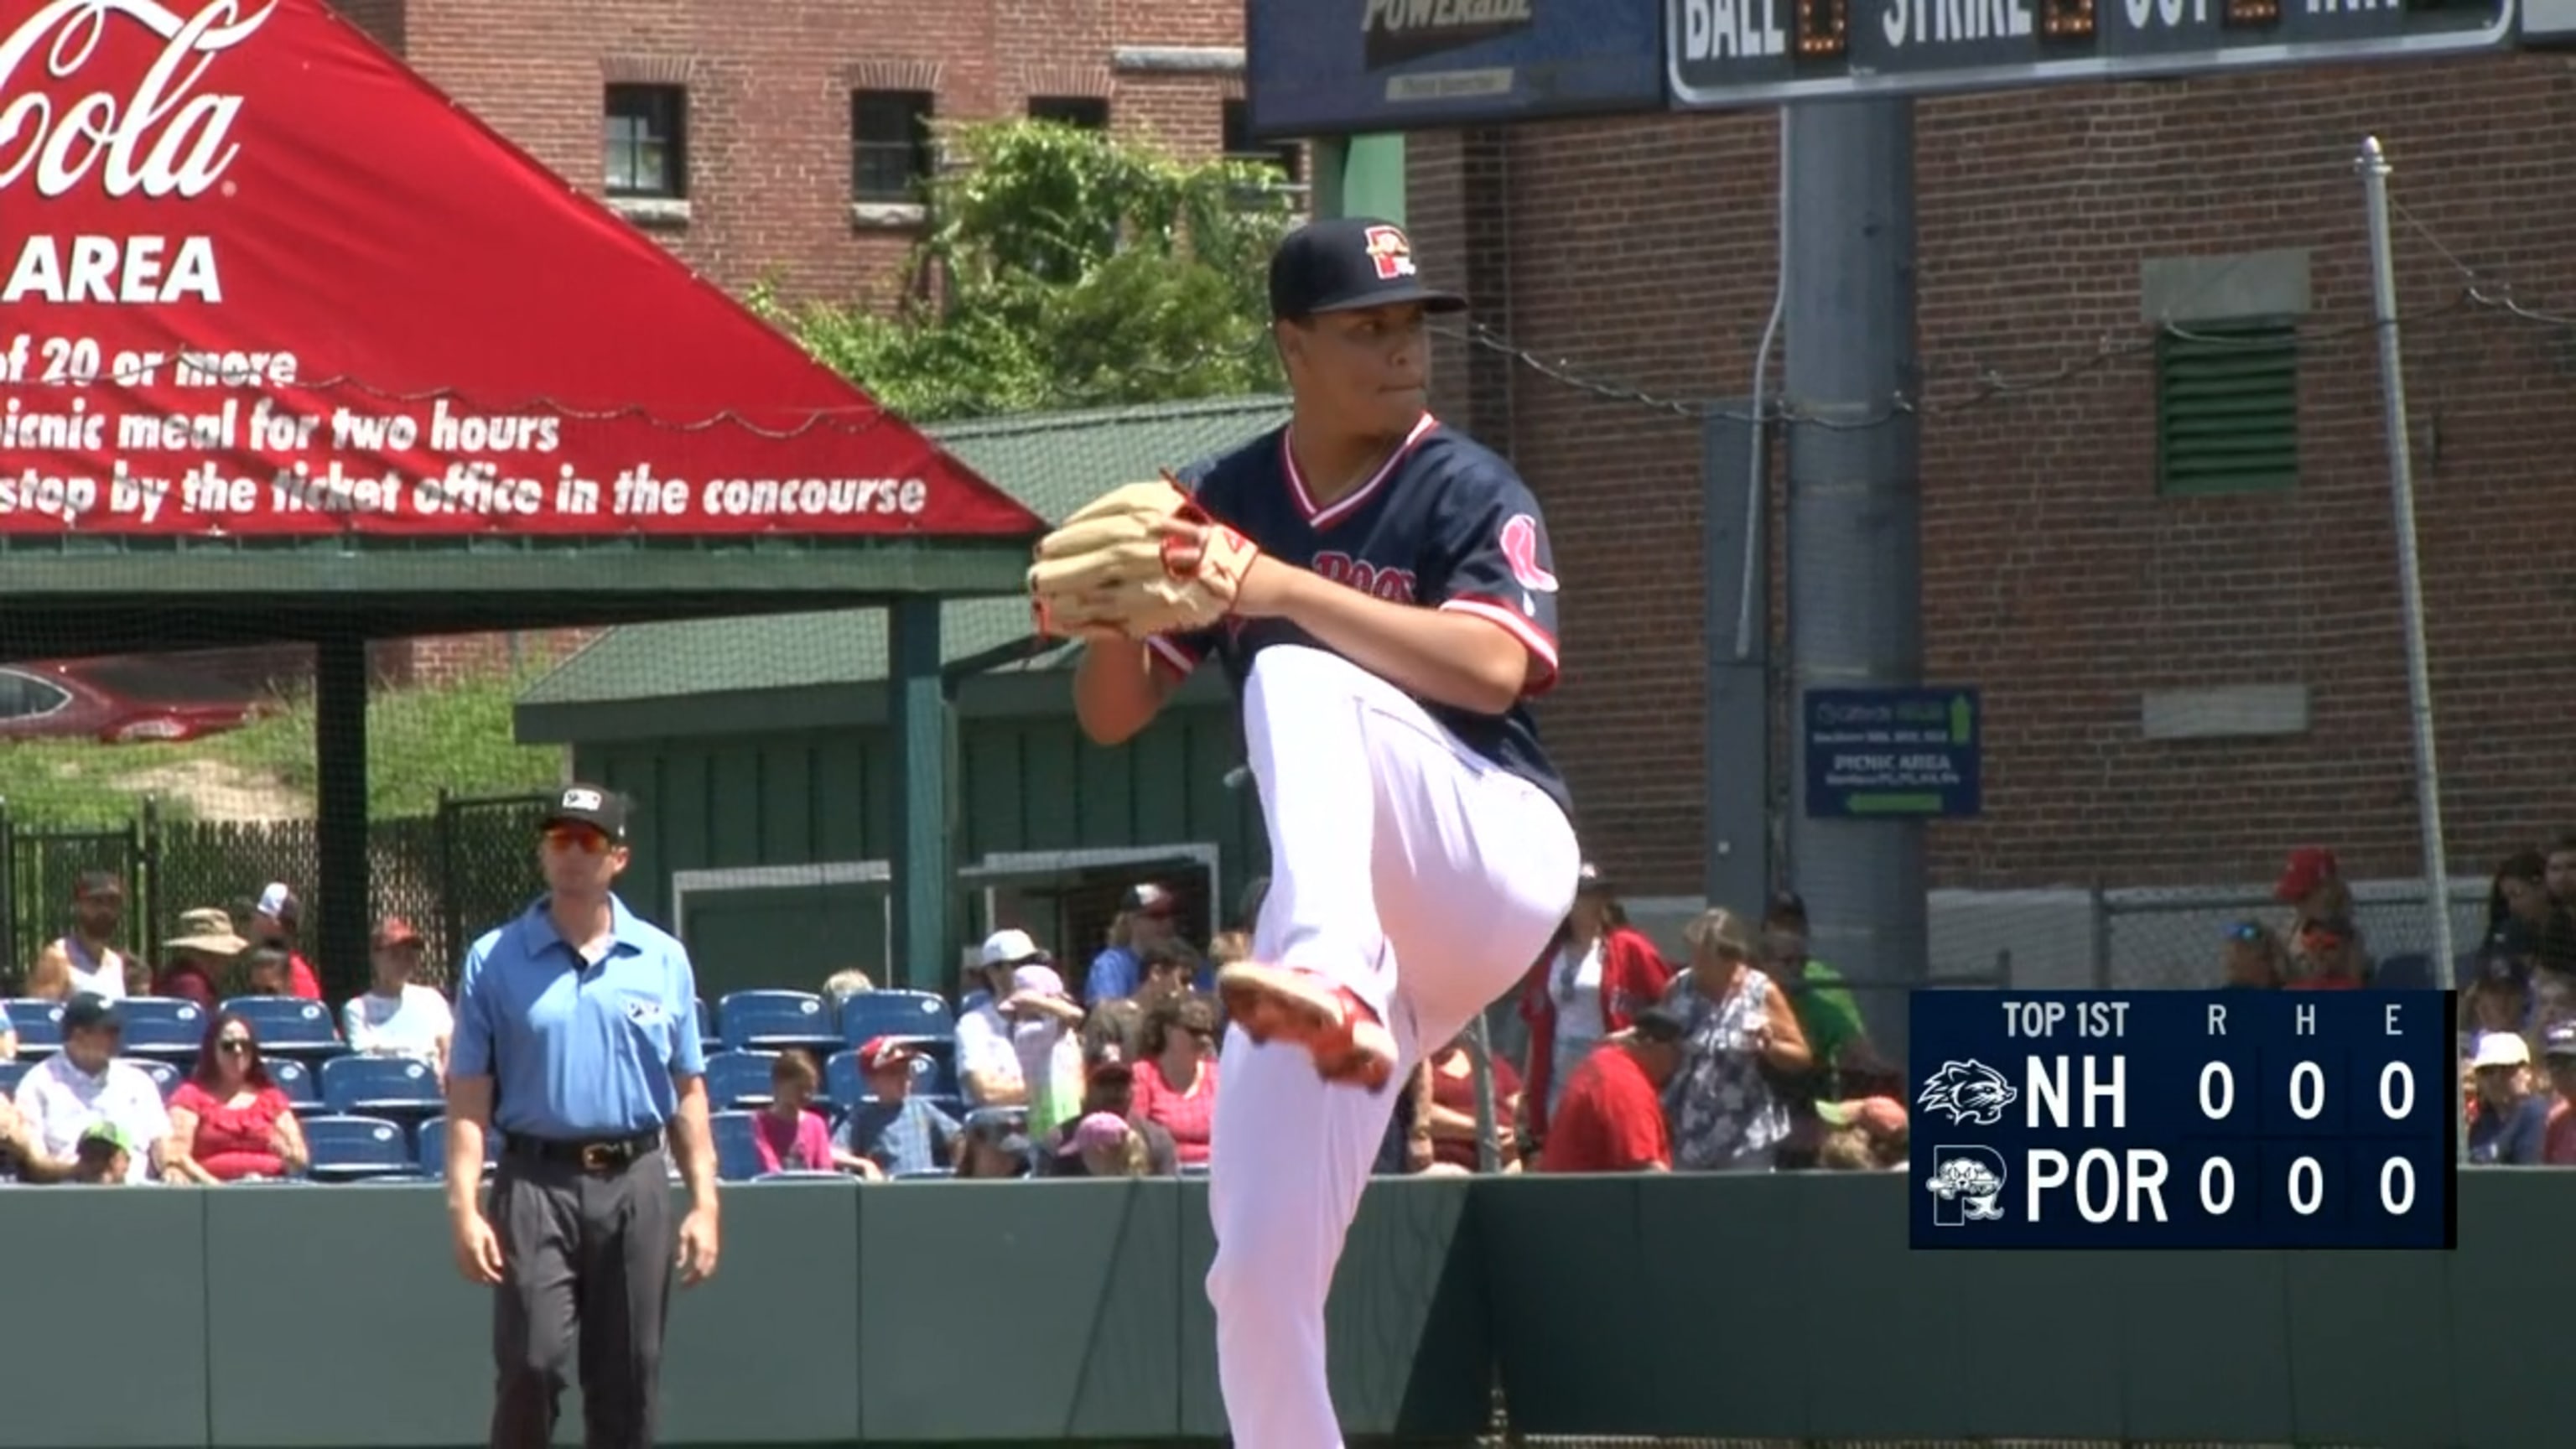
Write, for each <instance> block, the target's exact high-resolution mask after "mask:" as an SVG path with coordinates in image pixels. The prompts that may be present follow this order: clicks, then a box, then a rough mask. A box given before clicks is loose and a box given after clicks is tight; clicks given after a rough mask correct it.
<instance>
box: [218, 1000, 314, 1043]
mask: <svg viewBox="0 0 2576 1449" xmlns="http://www.w3.org/2000/svg"><path fill="white" fill-rule="evenodd" d="M223 1009H224V1010H226V1011H229V1012H233V1013H235V1014H237V1015H239V1016H241V1017H242V1018H243V1019H244V1020H246V1021H248V1022H249V1023H250V1029H251V1031H252V1032H253V1033H254V1034H255V1035H257V1036H258V1037H259V1050H260V1054H261V1055H262V1056H283V1057H327V1056H332V1055H335V1054H337V1053H338V1052H339V1051H340V1049H341V1047H340V1031H339V1028H338V1027H335V1026H333V1025H332V1024H331V1009H330V1008H329V1007H327V1006H324V1005H323V1004H322V1003H321V1002H318V1001H307V1000H305V999H304V998H303V997H300V996H235V997H231V998H229V999H227V1000H226V1001H225V1002H224V1006H223Z"/></svg>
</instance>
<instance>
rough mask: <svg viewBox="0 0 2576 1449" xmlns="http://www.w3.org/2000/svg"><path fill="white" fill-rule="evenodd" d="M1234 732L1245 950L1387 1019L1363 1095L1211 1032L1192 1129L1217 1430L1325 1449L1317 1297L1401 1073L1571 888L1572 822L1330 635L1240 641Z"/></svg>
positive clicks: (1525, 956)
mask: <svg viewBox="0 0 2576 1449" xmlns="http://www.w3.org/2000/svg"><path fill="white" fill-rule="evenodd" d="M1243 714H1244V733H1245V735H1246V738H1247V744H1248V746H1249V750H1250V753H1251V757H1252V759H1251V764H1252V771H1253V775H1254V778H1255V779H1257V780H1258V781H1259V782H1260V787H1261V803H1262V810H1263V813H1264V815H1265V816H1266V817H1267V820H1268V823H1269V828H1270V854H1271V878H1270V891H1269V895H1268V897H1267V898H1266V900H1265V901H1264V903H1263V906H1262V911H1261V919H1260V920H1259V922H1258V923H1256V925H1255V928H1254V932H1253V954H1254V958H1255V959H1256V960H1259V961H1262V962H1264V963H1267V964H1272V965H1279V966H1292V967H1300V968H1303V969H1306V970H1311V971H1316V972H1319V973H1322V974H1324V975H1326V976H1329V977H1331V978H1333V979H1334V980H1336V981H1339V982H1340V983H1342V984H1343V985H1344V986H1347V987H1349V988H1350V990H1351V991H1352V993H1353V994H1355V995H1356V996H1358V997H1359V998H1360V999H1361V1000H1362V1001H1365V1002H1367V1003H1368V1004H1369V1005H1370V1006H1371V1007H1373V1008H1375V1009H1376V1010H1377V1011H1378V1012H1379V1013H1380V1015H1381V1016H1382V1017H1383V1018H1384V1019H1385V1021H1386V1024H1387V1026H1388V1027H1389V1028H1390V1029H1391V1030H1392V1031H1393V1032H1394V1033H1395V1038H1396V1043H1397V1047H1398V1053H1399V1055H1398V1059H1397V1071H1398V1075H1397V1077H1396V1082H1395V1084H1394V1085H1392V1086H1390V1087H1388V1088H1387V1090H1386V1091H1385V1092H1383V1093H1371V1092H1368V1091H1366V1090H1364V1089H1362V1088H1358V1087H1352V1086H1327V1085H1326V1084H1325V1083H1324V1082H1323V1081H1322V1080H1321V1079H1320V1078H1319V1077H1317V1076H1316V1074H1315V1065H1314V1060H1313V1058H1312V1057H1311V1056H1309V1055H1308V1054H1307V1052H1306V1051H1305V1050H1304V1049H1303V1048H1302V1047H1299V1046H1297V1045H1294V1044H1291V1043H1285V1042H1274V1043H1272V1044H1271V1045H1269V1046H1254V1045H1253V1044H1252V1041H1251V1039H1250V1038H1249V1037H1247V1036H1245V1035H1244V1034H1243V1032H1242V1031H1241V1029H1239V1028H1237V1029H1234V1030H1231V1031H1229V1032H1228V1034H1227V1037H1226V1042H1225V1049H1224V1057H1223V1061H1224V1073H1223V1080H1222V1083H1221V1090H1219V1092H1218V1093H1217V1105H1216V1120H1215V1126H1214V1134H1213V1139H1212V1143H1211V1148H1210V1161H1209V1184H1208V1189H1209V1191H1208V1203H1209V1212H1210V1215H1211V1216H1212V1217H1213V1218H1214V1220H1215V1228H1216V1241H1217V1250H1216V1265H1215V1267H1214V1268H1212V1269H1211V1270H1210V1271H1209V1273H1208V1280H1207V1291H1208V1301H1209V1302H1210V1303H1212V1304H1213V1305H1215V1308H1216V1322H1217V1374H1218V1378H1219V1380H1220V1382H1221V1383H1222V1385H1223V1387H1224V1391H1225V1409H1226V1420H1227V1423H1228V1424H1229V1426H1230V1427H1231V1428H1232V1430H1233V1434H1234V1444H1235V1446H1236V1449H1338V1446H1340V1444H1341V1443H1342V1436H1341V1431H1340V1429H1339V1427H1338V1426H1337V1424H1336V1421H1335V1419H1334V1415H1333V1401H1332V1393H1331V1390H1330V1387H1329V1385H1328V1384H1327V1382H1326V1379H1325V1359H1324V1299H1325V1295H1326V1294H1327V1293H1328V1292H1329V1291H1330V1290H1331V1288H1332V1283H1333V1268H1334V1264H1335V1263H1336V1262H1338V1261H1339V1259H1340V1258H1341V1253H1342V1240H1343V1237H1344V1235H1345V1234H1346V1233H1348V1232H1349V1230H1350V1225H1351V1219H1352V1217H1353V1216H1354V1215H1355V1214H1356V1213H1357V1212H1358V1210H1359V1200H1360V1192H1361V1189H1363V1188H1364V1187H1366V1186H1367V1184H1368V1178H1369V1170H1370V1168H1371V1167H1372V1166H1373V1165H1374V1164H1375V1162H1376V1159H1377V1154H1378V1149H1379V1147H1380V1145H1381V1144H1382V1143H1383V1142H1384V1140H1385V1137H1386V1130H1387V1123H1388V1121H1389V1120H1390V1118H1391V1117H1392V1115H1393V1113H1394V1110H1395V1102H1396V1093H1397V1092H1399V1091H1401V1090H1403V1083H1404V1080H1405V1077H1404V1074H1406V1073H1409V1072H1411V1071H1412V1070H1413V1067H1414V1065H1415V1064H1416V1063H1418V1062H1419V1061H1420V1060H1421V1059H1422V1054H1423V1052H1424V1051H1425V1050H1428V1049H1434V1048H1437V1047H1439V1046H1440V1045H1442V1044H1443V1043H1446V1042H1447V1041H1448V1040H1449V1039H1450V1038H1451V1037H1453V1036H1454V1035H1456V1034H1457V1033H1458V1032H1459V1031H1461V1030H1463V1029H1464V1028H1465V1027H1466V1025H1467V1023H1468V1022H1469V1021H1470V1020H1472V1019H1473V1018H1474V1017H1475V1016H1476V1015H1477V1013H1479V1012H1481V1011H1483V1010H1484V1009H1485V1008H1486V1007H1487V1006H1489V1005H1491V1004H1492V1003H1493V1002H1494V1000H1495V999H1496V998H1498V997H1500V996H1502V995H1503V994H1504V993H1505V992H1507V991H1509V990H1511V989H1512V987H1513V986H1514V985H1515V984H1517V983H1518V982H1519V981H1520V979H1521V977H1522V975H1523V974H1524V973H1525V972H1527V971H1528V969H1529V964H1530V962H1531V961H1533V960H1535V959H1536V958H1537V956H1538V953H1539V952H1540V950H1541V949H1543V948H1544V947H1545V946H1546V944H1547V941H1548V938H1549V937H1550V936H1551V935H1552V934H1553V933H1554V932H1555V930H1556V927H1557V924H1558V923H1559V922H1560V921H1561V920H1563V919H1564V916H1565V913H1566V911H1567V910H1568V909H1569V908H1570V907H1571V906H1572V905H1573V902H1574V889H1575V877H1576V874H1577V871H1578V869H1579V868H1580V865H1581V860H1580V856H1579V853H1578V850H1577V847H1576V845H1575V839H1574V830H1573V827H1572V826H1571V825H1570V824H1569V823H1568V822H1567V820H1566V818H1565V813H1564V812H1563V811H1562V810H1560V809H1559V808H1558V807H1557V805H1556V802H1555V801H1553V800H1551V799H1550V798H1548V796H1547V795H1546V793H1545V792H1543V791H1541V790H1540V789H1539V788H1538V787H1537V786H1535V785H1532V784H1530V783H1529V782H1528V781H1526V780H1523V779H1521V778H1520V777H1519V776H1516V775H1513V774H1510V773H1508V772H1506V771H1504V770H1502V769H1500V768H1497V767H1496V766H1494V765H1493V764H1491V763H1490V762H1488V761H1486V760H1485V759H1483V758H1482V757H1481V756H1479V755H1477V754H1475V753H1474V752H1473V751H1471V750H1469V749H1468V748H1467V747H1466V746H1464V745H1463V744H1461V743H1459V741H1458V739H1457V738H1456V737H1455V736H1453V735H1451V734H1450V733H1449V732H1448V731H1447V730H1446V729H1445V728H1443V727H1442V726H1441V725H1440V723H1439V722H1438V721H1436V720H1434V719H1433V718H1432V717H1431V716H1430V715H1429V714H1428V713H1426V712H1425V711H1424V710H1423V708H1422V706H1421V705H1420V704H1418V703H1417V702H1415V701H1414V700H1413V698H1412V697H1411V696H1409V695H1407V694H1405V693H1404V692H1403V691H1401V690H1399V689H1397V688H1395V687H1394V686H1393V685H1391V684H1388V683H1387V682H1386V681H1384V680H1382V679H1379V678H1378V677H1376V676H1375V675H1372V674H1370V673H1368V672H1367V671H1365V670H1363V669H1361V668H1359V667H1358V666H1357V665H1354V664H1352V663H1350V662H1349V661H1347V660H1345V659H1343V658H1341V657H1340V656H1338V655H1335V654H1330V653H1326V652H1325V651H1323V650H1319V649H1309V648H1302V647H1294V646H1274V647H1272V648H1268V649H1264V650H1263V651H1261V653H1260V654H1259V655H1257V656H1256V657H1255V658H1254V660H1253V665H1252V671H1251V676H1250V678H1249V679H1248V680H1247V681H1246V682H1245V685H1244V690H1243Z"/></svg>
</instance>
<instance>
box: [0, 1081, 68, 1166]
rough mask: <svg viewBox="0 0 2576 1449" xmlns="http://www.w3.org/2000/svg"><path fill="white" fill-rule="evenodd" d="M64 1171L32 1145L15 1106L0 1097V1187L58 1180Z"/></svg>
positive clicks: (30, 1136) (24, 1124)
mask: <svg viewBox="0 0 2576 1449" xmlns="http://www.w3.org/2000/svg"><path fill="white" fill-rule="evenodd" d="M63 1170H64V1169H62V1168H61V1167H60V1166H59V1165H58V1164H56V1163H55V1162H54V1161H53V1159H51V1158H49V1157H47V1156H45V1154H44V1151H43V1149H41V1148H39V1147H37V1146H36V1139H35V1136H34V1134H33V1133H31V1132H29V1131H28V1129H27V1119H26V1118H24V1117H22V1116H20V1115H18V1104H17V1103H16V1102H14V1101H12V1100H10V1099H9V1098H7V1097H0V1184H5V1183H12V1182H54V1181H58V1180H59V1179H60V1177H61V1174H62V1172H63Z"/></svg>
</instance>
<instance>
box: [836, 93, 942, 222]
mask: <svg viewBox="0 0 2576 1449" xmlns="http://www.w3.org/2000/svg"><path fill="white" fill-rule="evenodd" d="M930 107H931V95H930V93H929V92H928V91H854V92H852V93H851V95H850V194H851V195H852V196H854V197H856V198H857V199H858V200H860V201H891V202H911V201H919V200H920V199H921V187H922V183H924V182H926V181H928V180H929V179H930V173H931V170H932V169H933V160H932V147H931V136H930Z"/></svg>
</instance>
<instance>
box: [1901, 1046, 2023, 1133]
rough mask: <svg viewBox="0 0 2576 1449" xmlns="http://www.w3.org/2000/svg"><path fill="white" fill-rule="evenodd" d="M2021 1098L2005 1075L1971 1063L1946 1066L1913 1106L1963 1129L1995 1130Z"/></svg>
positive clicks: (1954, 1063) (1948, 1063)
mask: <svg viewBox="0 0 2576 1449" xmlns="http://www.w3.org/2000/svg"><path fill="white" fill-rule="evenodd" d="M2020 1096H2021V1093H2019V1092H2016V1091H2014V1090H2013V1084H2012V1083H2010V1082H2007V1081H2005V1080H2004V1074H2003V1073H2001V1072H1999V1071H1996V1070H1995V1069H1994V1068H1992V1067H1990V1066H1987V1065H1986V1064H1985V1063H1984V1062H1981V1061H1976V1060H1974V1059H1971V1060H1968V1061H1964V1062H1943V1063H1942V1064H1941V1070H1939V1071H1937V1072H1934V1073H1933V1074H1932V1080H1930V1081H1928V1082H1925V1083H1924V1084H1923V1094H1922V1095H1921V1096H1919V1097H1916V1098H1915V1099H1914V1105H1916V1106H1918V1107H1920V1108H1922V1109H1923V1110H1924V1111H1926V1112H1939V1113H1942V1114H1944V1115H1945V1116H1947V1117H1948V1118H1949V1119H1950V1120H1951V1121H1952V1122H1954V1123H1956V1124H1958V1125H1960V1126H1962V1127H1992V1126H1994V1125H1995V1124H1996V1123H1998V1122H2001V1121H2002V1120H2004V1109H2005V1108H2006V1107H2009V1106H2011V1105H2012V1104H2013V1102H2014V1100H2015V1099H2017V1098H2019V1097H2020Z"/></svg>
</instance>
